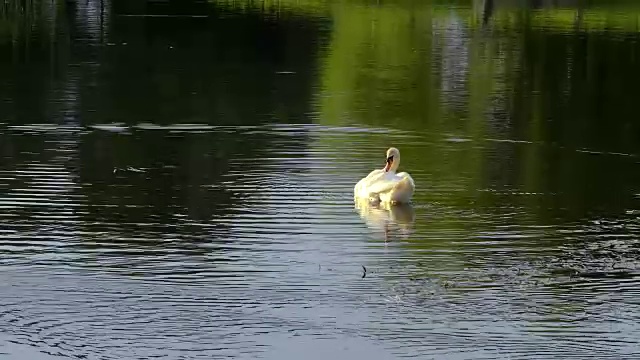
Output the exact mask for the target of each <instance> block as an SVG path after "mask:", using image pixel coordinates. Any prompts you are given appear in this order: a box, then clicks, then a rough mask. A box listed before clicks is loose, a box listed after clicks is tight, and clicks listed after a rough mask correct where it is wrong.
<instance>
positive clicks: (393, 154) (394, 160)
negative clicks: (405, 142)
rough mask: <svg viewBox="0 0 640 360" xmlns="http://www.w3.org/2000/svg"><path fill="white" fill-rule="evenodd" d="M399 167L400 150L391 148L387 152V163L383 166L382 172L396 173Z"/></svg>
mask: <svg viewBox="0 0 640 360" xmlns="http://www.w3.org/2000/svg"><path fill="white" fill-rule="evenodd" d="M398 166H400V150H398V149H396V148H394V147H392V148H389V150H387V163H386V165H385V166H384V171H385V172H386V171H389V170H391V171H396V170H398Z"/></svg>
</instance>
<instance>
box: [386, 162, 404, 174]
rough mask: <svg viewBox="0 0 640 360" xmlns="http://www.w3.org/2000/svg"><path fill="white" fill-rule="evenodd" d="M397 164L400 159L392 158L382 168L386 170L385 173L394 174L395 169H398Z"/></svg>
mask: <svg viewBox="0 0 640 360" xmlns="http://www.w3.org/2000/svg"><path fill="white" fill-rule="evenodd" d="M399 165H400V161H399V160H394V161H392V162H391V163H390V164H387V165H385V167H384V169H382V170H384V172H387V173H392V174H395V173H396V171H397V170H398V166H399Z"/></svg>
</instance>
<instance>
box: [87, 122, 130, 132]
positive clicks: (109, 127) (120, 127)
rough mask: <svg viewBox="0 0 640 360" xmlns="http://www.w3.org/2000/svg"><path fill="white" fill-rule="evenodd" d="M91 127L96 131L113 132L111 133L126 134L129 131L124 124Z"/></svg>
mask: <svg viewBox="0 0 640 360" xmlns="http://www.w3.org/2000/svg"><path fill="white" fill-rule="evenodd" d="M89 127H90V128H92V129H96V130H103V131H111V132H124V131H127V130H128V129H129V128H128V127H127V126H125V125H124V124H123V123H112V124H95V125H89Z"/></svg>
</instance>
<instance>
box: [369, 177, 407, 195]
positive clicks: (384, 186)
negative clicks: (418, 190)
mask: <svg viewBox="0 0 640 360" xmlns="http://www.w3.org/2000/svg"><path fill="white" fill-rule="evenodd" d="M407 184H408V185H409V186H410V187H411V189H415V184H414V182H413V179H412V178H411V176H410V175H409V174H407V173H405V172H401V173H398V174H395V175H393V176H387V177H386V178H380V179H378V180H377V181H376V182H375V183H372V184H371V185H370V186H369V187H368V189H367V190H368V191H369V192H371V193H376V194H381V193H385V192H388V191H391V190H393V189H394V188H395V187H396V186H398V185H400V186H406V185H407Z"/></svg>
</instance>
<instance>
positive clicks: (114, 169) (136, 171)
mask: <svg viewBox="0 0 640 360" xmlns="http://www.w3.org/2000/svg"><path fill="white" fill-rule="evenodd" d="M118 171H131V172H135V173H144V172H147V171H146V170H145V169H138V168H134V167H131V166H127V167H126V168H113V173H114V174H115V173H116V172H118Z"/></svg>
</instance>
